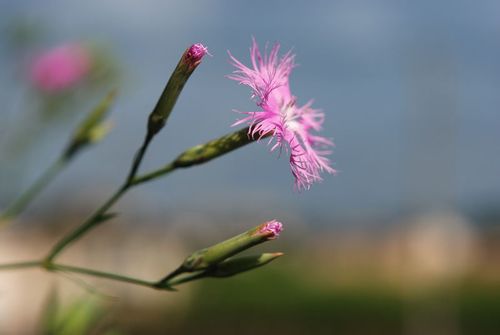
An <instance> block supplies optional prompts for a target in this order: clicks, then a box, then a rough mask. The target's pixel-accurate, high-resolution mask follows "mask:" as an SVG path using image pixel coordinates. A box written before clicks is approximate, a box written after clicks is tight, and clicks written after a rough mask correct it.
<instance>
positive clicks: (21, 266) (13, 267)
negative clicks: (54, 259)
mask: <svg viewBox="0 0 500 335" xmlns="http://www.w3.org/2000/svg"><path fill="white" fill-rule="evenodd" d="M41 265H42V262H40V261H27V262H19V263H10V264H0V271H4V270H17V269H24V268H34V267H38V266H41Z"/></svg>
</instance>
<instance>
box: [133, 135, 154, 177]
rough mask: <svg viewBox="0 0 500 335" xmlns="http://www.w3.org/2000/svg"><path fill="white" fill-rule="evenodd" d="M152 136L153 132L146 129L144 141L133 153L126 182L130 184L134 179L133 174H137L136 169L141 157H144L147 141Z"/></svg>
mask: <svg viewBox="0 0 500 335" xmlns="http://www.w3.org/2000/svg"><path fill="white" fill-rule="evenodd" d="M153 137H154V133H152V132H150V131H148V132H147V133H146V137H145V138H144V143H142V146H141V147H140V148H139V150H138V151H137V153H136V154H135V157H134V161H133V163H132V167H131V168H130V172H129V174H128V177H127V184H130V183H131V182H132V180H133V179H134V177H135V175H136V174H137V170H139V166H140V165H141V162H142V159H143V158H144V154H145V153H146V150H147V149H148V146H149V143H151V140H152V139H153Z"/></svg>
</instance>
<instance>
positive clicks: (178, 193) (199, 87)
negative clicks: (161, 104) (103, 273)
mask: <svg viewBox="0 0 500 335" xmlns="http://www.w3.org/2000/svg"><path fill="white" fill-rule="evenodd" d="M499 13H500V3H499V2H498V1H494V0H491V1H488V0H483V1H474V2H472V1H460V0H458V1H457V0H443V1H439V2H438V1H431V0H422V1H412V2H410V1H377V0H376V1H373V0H343V1H338V0H335V1H315V2H300V3H291V2H289V1H273V2H263V1H262V2H255V1H254V2H245V3H243V2H239V3H237V2H231V1H223V0H218V1H186V0H184V1H180V0H178V1H159V0H158V1H152V0H151V1H149V0H148V1H131V0H125V1H110V0H100V1H97V0H88V1H79V2H68V1H63V0H53V1H48V0H47V1H34V0H24V1H8V0H4V1H0V34H1V35H0V43H1V44H0V69H1V71H0V99H1V101H2V108H1V111H0V162H1V163H0V209H1V208H5V207H6V206H7V205H8V204H9V203H10V202H11V201H12V200H13V199H15V198H16V197H17V196H18V195H19V194H20V192H21V190H23V189H26V187H28V186H29V185H30V184H31V183H32V182H33V181H34V180H35V179H36V177H37V176H39V175H40V174H41V173H42V172H43V171H44V169H46V168H47V167H48V166H49V165H50V163H51V162H52V161H53V160H54V159H55V158H57V156H58V155H59V153H60V151H61V150H62V149H63V148H64V146H65V145H66V141H67V138H68V136H69V134H71V132H72V130H73V128H74V127H75V125H76V124H77V123H78V121H79V120H81V119H82V118H83V117H84V115H85V113H86V112H87V111H88V110H89V109H90V108H92V107H93V106H94V105H95V104H96V103H97V102H98V101H99V100H100V99H101V98H102V96H103V95H104V94H105V93H106V92H107V91H108V90H109V89H111V88H113V87H118V88H119V96H118V100H117V103H116V105H115V107H114V108H113V113H112V116H111V118H112V120H113V123H114V129H113V131H112V132H111V134H110V135H109V136H108V137H107V138H106V139H105V140H104V141H103V142H102V143H101V144H99V145H98V146H95V147H92V148H91V149H90V150H87V151H85V152H84V153H82V154H81V155H80V156H79V157H78V158H77V159H76V160H75V161H74V162H72V163H71V165H70V166H69V167H68V168H67V169H66V170H64V172H63V173H62V174H61V175H59V176H58V177H57V178H56V179H55V181H54V182H53V183H52V184H50V186H49V187H48V188H47V189H46V190H44V192H43V193H42V194H41V195H40V197H38V198H37V199H36V200H35V201H34V202H33V203H32V204H31V205H30V206H29V208H28V209H27V210H26V211H25V212H24V213H23V214H22V215H21V216H20V217H19V218H18V219H17V220H16V222H15V223H14V224H12V225H11V226H9V227H8V228H5V229H2V230H1V231H0V261H1V262H2V263H5V262H12V261H16V260H26V259H33V258H37V257H40V255H42V254H44V253H46V252H47V250H48V249H49V247H50V246H51V245H52V244H53V243H54V242H55V241H56V240H57V239H58V238H60V237H61V236H62V234H63V233H64V232H68V231H70V230H71V229H72V228H73V227H75V226H76V225H77V224H78V223H79V222H81V221H82V220H83V219H84V218H85V217H86V216H88V215H89V214H90V213H91V212H92V211H93V209H95V208H96V207H97V206H98V205H100V204H101V202H102V201H104V200H105V199H106V198H107V196H108V195H109V194H111V192H113V191H114V189H115V188H116V187H117V186H118V185H120V183H121V182H122V180H123V178H124V177H125V175H126V172H127V169H128V167H129V165H130V162H131V159H132V156H133V154H134V152H135V150H136V149H137V147H138V145H139V144H140V141H141V140H142V139H143V136H144V132H145V124H146V118H147V115H148V114H149V112H150V111H151V110H152V108H153V107H154V105H155V103H156V101H157V99H158V97H159V95H160V94H161V91H162V90H163V87H164V85H165V83H166V81H167V79H168V77H169V75H170V73H171V71H172V70H173V68H174V67H175V65H176V64H177V61H178V59H179V57H180V55H181V54H182V52H183V51H184V50H185V48H186V47H188V46H189V45H190V44H192V43H196V42H202V43H204V44H205V45H207V46H208V48H209V51H210V53H211V54H212V57H206V58H205V59H204V60H203V63H202V64H201V65H200V66H199V68H198V69H197V70H196V72H195V73H194V74H193V76H192V77H191V79H190V81H189V82H188V84H187V85H186V87H185V89H184V91H183V93H182V95H181V97H180V99H179V101H178V103H177V105H176V108H175V110H174V112H173V114H172V116H171V118H170V119H169V122H168V124H167V126H166V128H165V129H164V130H163V131H162V132H161V133H160V134H159V136H158V137H157V138H156V139H155V141H154V142H153V144H152V146H151V147H150V150H149V151H148V155H147V156H146V159H145V161H144V164H143V167H142V169H143V171H148V170H151V169H154V168H157V167H159V166H162V165H163V164H165V163H167V162H169V161H170V160H171V159H172V158H173V157H175V156H176V155H177V154H178V153H179V152H181V151H182V150H184V149H186V148H187V147H191V146H193V145H195V144H198V143H202V142H205V141H207V140H209V139H212V138H215V137H218V136H220V135H222V134H225V133H227V132H229V131H231V128H230V125H231V124H232V123H233V122H234V121H235V120H236V119H237V118H238V115H237V114H236V113H234V112H232V110H233V109H238V110H244V111H248V110H250V111H251V110H254V109H255V105H254V103H253V102H252V101H251V100H250V92H249V90H248V89H247V88H246V87H242V86H238V85H237V84H236V83H235V82H233V81H231V80H228V79H227V78H225V77H224V76H225V75H227V74H229V73H230V72H231V71H232V70H233V69H232V67H231V66H230V64H229V62H228V55H227V50H230V51H231V53H232V54H233V55H235V57H237V58H238V59H240V60H242V61H243V62H244V63H248V61H249V53H248V49H249V46H250V44H251V36H255V38H256V39H257V41H258V42H259V43H260V44H261V45H264V43H266V42H267V41H269V42H271V43H272V42H274V41H279V42H280V43H281V45H282V50H283V51H286V50H289V49H293V52H294V53H295V54H296V61H297V63H298V64H299V66H298V67H297V68H296V69H295V70H294V72H293V73H292V77H291V86H292V92H293V93H294V94H295V95H296V96H297V97H298V102H299V103H300V104H305V103H306V102H307V101H309V100H310V99H314V105H313V106H314V107H316V108H321V109H322V110H323V111H324V112H325V115H326V121H325V124H324V131H323V132H322V135H324V136H327V137H331V138H333V139H334V141H335V143H336V148H335V152H334V154H333V155H332V159H333V161H334V166H335V168H336V169H337V170H338V171H339V173H338V175H337V176H335V177H333V176H325V180H324V182H323V183H321V184H317V185H314V186H313V187H312V189H311V190H310V191H307V192H302V193H297V192H294V191H293V178H292V176H291V174H290V172H289V168H288V161H287V159H286V157H281V158H279V157H278V156H277V155H275V154H274V155H273V154H270V153H269V152H268V151H269V150H268V147H266V145H265V143H257V144H252V145H250V146H247V147H245V148H243V149H240V150H238V151H236V152H234V153H231V154H229V155H227V156H224V157H222V158H219V159H217V160H215V161H212V162H210V163H208V164H207V165H203V166H199V167H195V168H192V169H188V170H182V171H179V172H175V173H174V174H172V175H171V176H169V177H168V178H165V179H161V180H158V181H155V182H152V183H149V184H145V185H143V186H141V187H139V188H137V189H134V190H132V191H131V192H130V193H129V194H127V195H126V197H125V198H124V199H123V200H122V201H121V202H120V203H119V204H118V205H117V206H116V210H117V211H119V212H120V216H119V218H117V219H115V220H114V221H113V222H110V223H109V224H107V225H105V226H104V227H102V228H99V229H98V230H97V231H95V232H93V233H91V234H89V236H87V237H86V238H85V239H83V240H82V241H81V242H79V243H78V244H77V245H76V246H75V248H73V249H71V250H68V252H66V253H65V254H64V255H62V257H61V259H62V260H63V261H64V262H66V263H72V264H78V265H85V266H90V267H93V268H98V269H102V270H115V271H117V272H120V273H125V274H129V275H133V276H136V277H141V278H146V279H155V278H160V277H161V276H163V275H164V274H165V273H166V272H168V271H170V270H172V269H173V268H174V267H175V266H176V265H177V264H179V263H180V262H181V261H182V259H183V258H184V257H185V256H186V255H187V254H188V253H189V252H190V251H193V250H195V249H197V248H201V247H205V246H208V245H211V244H213V243H215V242H217V241H220V240H222V239H224V238H227V237H229V236H231V235H232V234H235V233H239V232H240V231H242V230H245V229H246V228H249V227H252V226H254V225H256V224H258V223H260V222H263V221H266V220H269V219H272V218H276V219H279V220H281V221H283V222H284V223H285V224H286V227H285V232H284V233H283V235H282V237H281V238H280V239H279V240H278V241H276V242H273V243H270V244H269V245H265V246H262V247H260V249H262V250H264V251H283V252H285V253H286V256H285V257H282V258H280V259H279V260H277V261H276V262H274V263H272V264H271V265H269V266H266V267H264V268H262V269H259V270H256V271H254V272H251V273H248V274H244V275H241V276H238V277H234V278H230V279H225V280H207V281H203V282H199V283H193V284H188V285H185V286H182V287H180V291H179V292H177V293H168V292H167V293H165V292H156V291H152V290H149V289H146V288H138V287H133V286H130V285H126V284H117V283H113V282H111V283H110V282H108V281H103V280H94V279H91V278H81V277H75V276H70V278H66V277H63V276H58V275H54V274H46V273H44V272H42V271H39V270H25V271H13V272H2V273H0V310H2V313H0V333H2V334H32V333H43V329H46V328H44V327H46V325H47V324H48V322H49V321H47V320H52V319H54V318H55V319H57V320H60V322H61V324H62V326H61V327H60V328H59V331H60V333H67V334H78V333H81V334H90V333H92V334H144V333H148V334H149V333H150V334H166V333H168V334H176V333H179V334H199V333H206V334H234V333H235V332H238V333H241V334H254V333H259V334H498V333H499V331H500V269H499V268H498V264H500V263H499V262H500V200H499V199H500V175H499V171H500V155H499V149H498V145H499V143H500V131H499V129H500V112H499V110H500V108H499V107H500V94H499V89H500V62H499V61H498V60H499V59H500V20H499ZM68 45H70V46H73V47H75V46H76V47H77V48H78V50H80V52H83V54H84V56H82V57H83V58H84V60H83V61H82V63H81V64H80V65H81V66H82V69H83V70H82V73H84V74H82V76H81V78H80V80H75V81H74V82H71V85H69V86H68V87H65V88H64V89H60V87H58V86H50V85H49V86H47V85H45V86H44V81H43V76H42V77H40V76H37V75H36V74H34V71H35V67H36V66H35V65H34V62H36V60H37V59H39V57H41V55H44V54H45V53H47V52H50V50H54V48H61V47H62V48H64V46H68ZM56 50H57V49H56ZM58 50H60V49H58ZM82 64H83V65H82ZM35 72H36V71H35ZM45 84H46V83H45ZM77 278H81V279H84V280H85V283H82V282H81V281H80V279H77ZM89 285H90V287H92V290H97V291H98V292H99V293H100V294H92V293H89V292H88V291H89ZM82 286H84V287H83V288H82ZM58 322H59V321H58Z"/></svg>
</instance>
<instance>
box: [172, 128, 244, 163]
mask: <svg viewBox="0 0 500 335" xmlns="http://www.w3.org/2000/svg"><path fill="white" fill-rule="evenodd" d="M253 141H254V139H253V138H252V137H251V136H249V135H248V128H244V129H241V130H238V131H236V132H233V133H231V134H228V135H225V136H222V137H219V138H218V139H215V140H212V141H209V142H207V143H205V144H200V145H197V146H194V147H192V148H189V149H188V150H186V151H184V152H183V153H182V154H180V155H179V156H178V157H177V159H176V160H175V162H174V165H175V167H183V168H184V167H190V166H193V165H197V164H203V163H206V162H208V161H209V160H212V159H214V158H217V157H219V156H222V155H224V154H226V153H228V152H230V151H233V150H235V149H238V148H240V147H242V146H244V145H246V144H249V143H251V142H253Z"/></svg>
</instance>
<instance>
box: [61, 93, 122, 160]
mask: <svg viewBox="0 0 500 335" xmlns="http://www.w3.org/2000/svg"><path fill="white" fill-rule="evenodd" d="M115 98H116V91H115V90H113V91H111V92H110V93H108V95H107V96H106V97H105V98H104V99H103V100H101V102H100V103H99V104H98V105H97V106H96V107H95V108H94V110H92V112H90V114H89V115H88V116H87V117H86V118H85V119H84V120H83V121H82V122H81V123H80V125H79V126H78V127H77V129H76V131H75V132H74V134H73V136H72V138H71V141H70V143H69V145H68V146H67V148H66V150H65V152H64V157H65V158H66V159H68V158H70V157H72V156H73V155H75V153H77V152H78V151H79V150H80V149H82V148H83V147H85V146H87V145H89V144H92V143H96V142H99V141H100V140H102V138H104V136H106V135H107V134H108V132H109V130H110V129H111V123H109V122H107V121H105V120H104V118H105V117H106V115H107V114H108V112H109V110H110V109H111V105H112V104H113V102H114V101H115Z"/></svg>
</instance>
